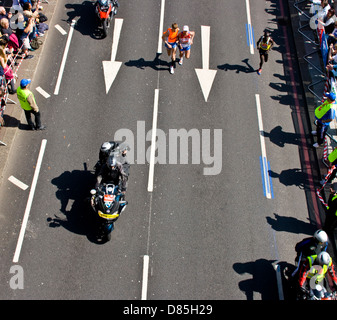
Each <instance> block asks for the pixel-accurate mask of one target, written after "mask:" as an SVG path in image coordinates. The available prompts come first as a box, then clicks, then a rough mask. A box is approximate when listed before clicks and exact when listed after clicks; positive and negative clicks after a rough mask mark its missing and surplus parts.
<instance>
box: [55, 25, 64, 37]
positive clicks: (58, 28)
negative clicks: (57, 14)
mask: <svg viewBox="0 0 337 320" xmlns="http://www.w3.org/2000/svg"><path fill="white" fill-rule="evenodd" d="M55 28H56V29H57V30H58V31H60V33H61V34H62V35H63V36H64V35H66V34H67V31H65V30H64V29H63V28H62V27H61V26H60V25H58V24H56V25H55Z"/></svg>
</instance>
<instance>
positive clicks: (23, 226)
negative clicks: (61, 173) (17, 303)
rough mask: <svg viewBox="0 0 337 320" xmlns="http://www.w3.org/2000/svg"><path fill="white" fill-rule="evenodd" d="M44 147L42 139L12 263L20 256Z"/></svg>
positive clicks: (44, 140)
mask: <svg viewBox="0 0 337 320" xmlns="http://www.w3.org/2000/svg"><path fill="white" fill-rule="evenodd" d="M46 145H47V140H46V139H43V140H42V142H41V148H40V153H39V157H38V159H37V163H36V167H35V172H34V176H33V181H32V186H31V189H30V192H29V196H28V201H27V205H26V210H25V214H24V216H23V220H22V224H21V230H20V234H19V238H18V242H17V245H16V249H15V253H14V258H13V262H14V263H17V262H18V261H19V256H20V252H21V247H22V243H23V238H24V236H25V232H26V227H27V222H28V217H29V213H30V209H31V207H32V203H33V198H34V193H35V189H36V184H37V179H38V177H39V173H40V169H41V164H42V159H43V155H44V151H45V150H46Z"/></svg>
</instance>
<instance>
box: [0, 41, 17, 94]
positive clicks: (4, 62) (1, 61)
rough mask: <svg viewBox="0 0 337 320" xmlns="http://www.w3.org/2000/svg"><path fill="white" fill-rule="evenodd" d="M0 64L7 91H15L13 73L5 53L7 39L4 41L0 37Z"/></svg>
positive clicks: (11, 92)
mask: <svg viewBox="0 0 337 320" xmlns="http://www.w3.org/2000/svg"><path fill="white" fill-rule="evenodd" d="M0 40H1V41H0V44H1V45H0V65H1V67H2V69H3V70H4V74H5V79H6V82H7V87H8V92H9V93H10V94H14V93H15V92H16V90H15V78H14V73H13V70H12V68H11V67H10V65H8V61H9V60H8V56H7V54H6V47H7V41H5V42H4V43H3V41H4V39H0Z"/></svg>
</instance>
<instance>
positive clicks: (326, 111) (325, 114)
mask: <svg viewBox="0 0 337 320" xmlns="http://www.w3.org/2000/svg"><path fill="white" fill-rule="evenodd" d="M326 98H327V99H326V100H325V101H324V102H323V103H322V104H321V105H320V106H318V107H317V108H316V109H315V118H316V126H317V129H316V131H312V132H311V133H312V134H317V142H316V143H314V144H313V146H314V147H315V148H317V147H319V146H320V145H321V144H322V143H323V142H324V139H325V135H326V132H327V131H328V129H329V124H330V122H331V121H332V120H333V119H335V117H336V113H335V109H334V107H333V104H334V102H335V100H336V94H335V93H334V92H330V93H328V94H327V95H326Z"/></svg>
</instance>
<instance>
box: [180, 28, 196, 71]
mask: <svg viewBox="0 0 337 320" xmlns="http://www.w3.org/2000/svg"><path fill="white" fill-rule="evenodd" d="M194 36H195V32H194V31H190V28H189V27H188V26H184V28H183V31H182V32H180V33H179V35H178V41H179V50H180V60H179V64H180V65H182V64H183V59H184V55H185V58H186V59H189V58H190V55H191V45H192V44H193V38H194Z"/></svg>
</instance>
